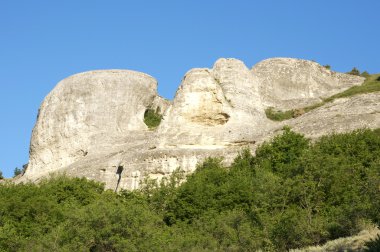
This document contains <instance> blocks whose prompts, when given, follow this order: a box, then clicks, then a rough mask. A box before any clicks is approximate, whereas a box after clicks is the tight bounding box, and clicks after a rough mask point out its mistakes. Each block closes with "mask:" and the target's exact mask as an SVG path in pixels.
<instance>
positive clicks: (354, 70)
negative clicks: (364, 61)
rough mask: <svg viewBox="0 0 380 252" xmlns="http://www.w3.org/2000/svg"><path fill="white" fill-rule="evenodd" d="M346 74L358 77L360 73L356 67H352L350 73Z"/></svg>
mask: <svg viewBox="0 0 380 252" xmlns="http://www.w3.org/2000/svg"><path fill="white" fill-rule="evenodd" d="M348 74H351V75H358V76H359V75H360V71H359V70H358V69H357V68H356V67H354V68H352V70H351V71H350V72H348Z"/></svg>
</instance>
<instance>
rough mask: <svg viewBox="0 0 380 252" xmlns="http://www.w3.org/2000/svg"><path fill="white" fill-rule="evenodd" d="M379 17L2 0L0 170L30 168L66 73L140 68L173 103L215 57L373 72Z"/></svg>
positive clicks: (331, 10) (224, 4) (213, 3)
mask: <svg viewBox="0 0 380 252" xmlns="http://www.w3.org/2000/svg"><path fill="white" fill-rule="evenodd" d="M379 10H380V1H378V0H372V1H371V0H363V1H357V0H341V1H339V0H318V1H317V0H315V1H311V0H310V1H306V0H288V1H286V0H278V1H274V0H273V1H268V0H267V1H264V0H263V1H254V0H251V1H249V0H246V1H243V0H233V1H232V0H230V1H227V0H209V1H207V0H203V1H201V0H188V1H181V0H177V1H174V0H172V1H169V0H166V1H164V0H162V1H158V0H151V1H147V0H145V1H144V0H139V1H138V0H135V1H129V0H124V1H122V0H120V1H117V0H109V1H105V0H104V1H99V0H91V1H90V0H75V1H74V0H65V1H52V0H46V1H40V0H33V1H30V0H27V1H26V0H25V1H18V0H1V1H0V113H1V122H0V170H1V171H2V172H3V175H4V176H6V177H11V176H12V175H13V170H14V168H15V167H21V166H22V165H23V164H25V163H27V162H28V155H29V154H28V151H29V142H30V136H31V131H32V128H33V126H34V123H35V120H36V115H37V111H38V107H39V105H40V103H41V102H42V100H43V99H44V97H45V96H46V95H47V94H48V93H49V91H50V90H52V89H53V88H54V86H55V85H56V84H57V82H58V81H60V80H61V79H63V78H65V77H67V76H70V75H72V74H75V73H78V72H83V71H87V70H93V69H132V70H138V71H141V72H145V73H148V74H150V75H152V76H153V77H155V78H156V79H157V80H158V82H159V88H158V90H159V93H160V94H161V95H162V96H164V97H167V98H170V99H171V98H173V96H174V94H175V91H176V89H177V87H178V85H179V84H180V81H181V79H182V76H183V75H184V74H185V73H186V72H187V71H188V70H189V69H191V68H194V67H212V65H213V63H214V62H215V61H216V60H217V59H218V58H221V57H233V58H238V59H241V60H243V61H244V62H245V64H246V65H247V66H248V67H252V65H254V64H255V63H257V62H259V61H260V60H263V59H266V58H270V57H294V58H303V59H310V60H315V61H317V62H319V63H321V64H330V65H331V66H332V68H333V69H334V70H337V71H343V72H345V71H349V70H351V69H352V67H354V66H355V67H358V68H359V69H360V70H362V71H363V70H367V71H369V72H370V73H377V72H380V32H379V30H380V13H379Z"/></svg>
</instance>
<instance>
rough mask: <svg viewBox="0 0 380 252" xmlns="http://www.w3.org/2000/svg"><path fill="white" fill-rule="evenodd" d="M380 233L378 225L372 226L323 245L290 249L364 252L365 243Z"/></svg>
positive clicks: (318, 251) (306, 251) (297, 250)
mask: <svg viewBox="0 0 380 252" xmlns="http://www.w3.org/2000/svg"><path fill="white" fill-rule="evenodd" d="M378 235H380V230H379V229H378V228H377V227H372V228H369V229H366V230H363V231H361V232H360V233H359V234H357V235H355V236H350V237H345V238H340V239H336V240H333V241H329V242H327V243H326V244H324V245H322V246H315V247H308V248H302V249H295V250H290V251H292V252H330V251H331V252H333V251H334V252H362V251H364V249H365V243H366V242H368V241H370V240H372V239H375V238H376V237H377V236H378Z"/></svg>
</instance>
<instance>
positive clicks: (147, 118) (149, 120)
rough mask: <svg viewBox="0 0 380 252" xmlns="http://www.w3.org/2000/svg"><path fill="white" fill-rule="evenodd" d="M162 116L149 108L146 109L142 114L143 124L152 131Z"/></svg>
mask: <svg viewBox="0 0 380 252" xmlns="http://www.w3.org/2000/svg"><path fill="white" fill-rule="evenodd" d="M161 119H162V116H161V115H160V114H159V113H158V111H157V110H153V109H151V108H149V109H147V110H146V111H145V113H144V123H145V124H146V125H147V126H148V128H149V129H154V128H156V127H157V126H158V125H160V123H161Z"/></svg>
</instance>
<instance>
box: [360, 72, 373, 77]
mask: <svg viewBox="0 0 380 252" xmlns="http://www.w3.org/2000/svg"><path fill="white" fill-rule="evenodd" d="M360 76H362V77H364V78H368V77H370V76H371V75H370V74H369V73H368V72H367V71H364V72H362V74H361V75H360Z"/></svg>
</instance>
